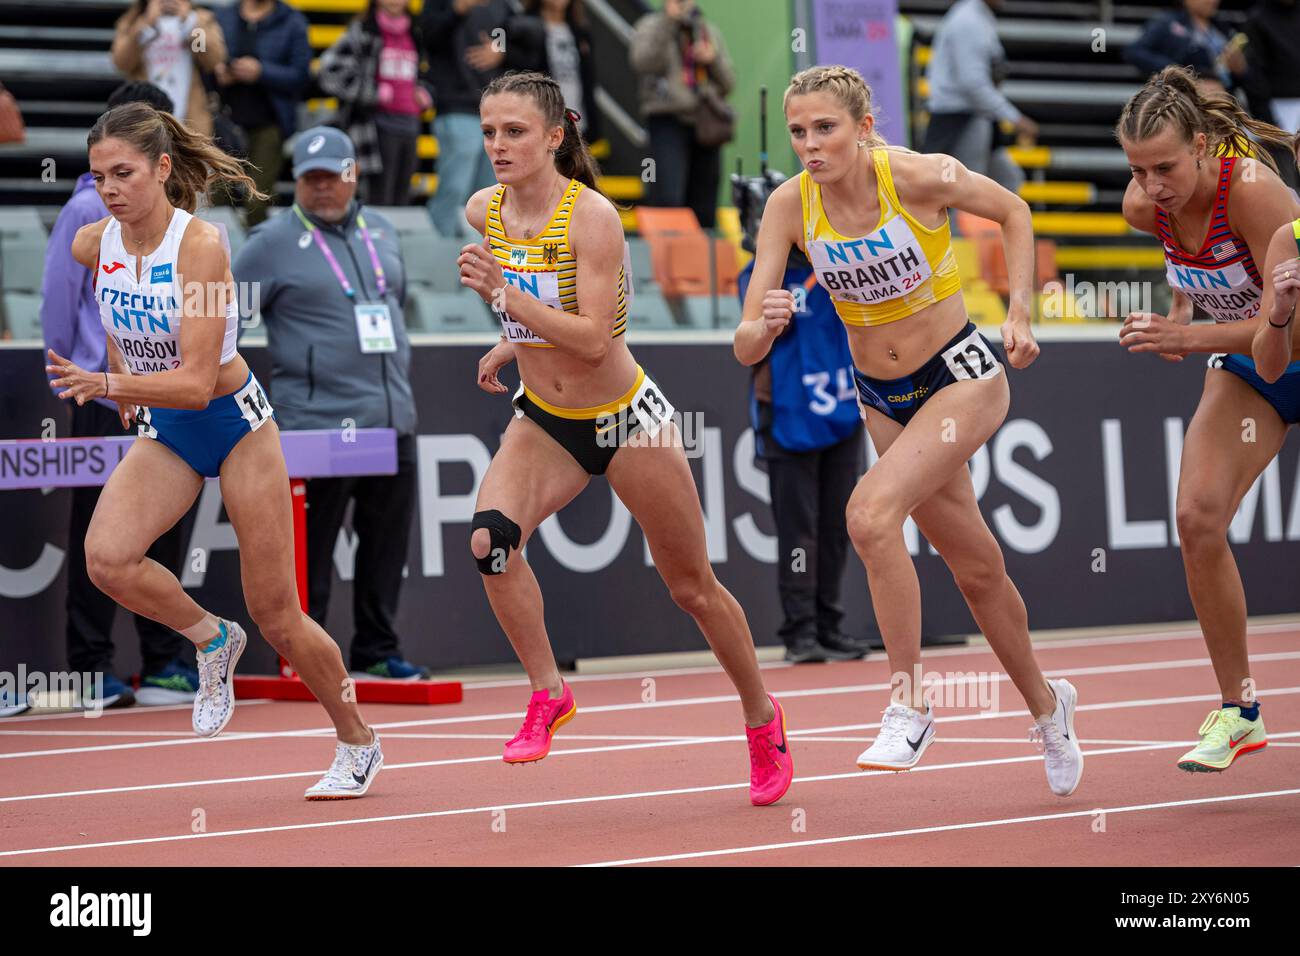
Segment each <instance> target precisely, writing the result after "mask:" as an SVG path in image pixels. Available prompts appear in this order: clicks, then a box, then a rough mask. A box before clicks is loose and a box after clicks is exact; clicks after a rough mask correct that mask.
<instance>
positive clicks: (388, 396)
mask: <svg viewBox="0 0 1300 956" xmlns="http://www.w3.org/2000/svg"><path fill="white" fill-rule="evenodd" d="M358 208H359V206H358V204H357V203H355V202H354V203H353V205H352V209H351V210H350V211H349V213H348V215H347V216H346V217H345V218H344V220H343V222H342V223H340V224H339V225H336V226H331V225H328V224H326V223H324V222H322V221H321V220H319V219H316V218H315V217H313V216H310V215H309V216H308V218H309V219H311V221H312V222H314V223H315V224H316V225H317V227H319V228H320V230H321V234H322V236H323V237H324V239H325V242H326V243H328V244H329V248H330V250H331V251H332V252H333V253H334V256H335V258H336V259H337V260H338V263H339V267H340V268H341V269H342V270H343V274H344V275H345V276H347V279H348V282H349V283H351V285H352V287H353V288H354V289H355V290H356V296H357V301H358V302H375V301H377V299H378V286H377V285H376V283H375V273H374V270H373V269H372V268H371V265H370V255H369V253H368V252H367V251H366V245H365V242H364V241H362V239H361V233H360V227H359V226H358V225H357V221H356V217H357V211H358ZM360 211H361V213H362V215H363V216H364V217H365V220H366V227H367V229H368V230H369V231H370V236H371V241H372V242H373V243H374V244H375V252H376V253H378V255H379V261H380V264H381V265H382V266H383V268H384V277H385V279H386V281H387V283H388V291H387V294H386V295H385V297H384V301H385V302H387V303H388V310H389V313H390V314H391V315H392V318H393V329H394V331H395V333H396V336H397V351H396V352H387V353H369V354H366V353H363V352H362V351H361V346H360V343H359V342H358V338H357V324H356V319H355V313H354V311H353V306H352V300H350V299H349V298H348V297H347V295H345V294H344V292H343V289H342V287H341V286H340V285H339V282H338V279H337V278H335V276H334V272H333V270H331V269H330V267H329V264H328V263H327V262H326V261H325V256H324V255H323V254H322V253H321V251H320V249H319V248H318V247H317V245H316V243H315V242H314V241H311V240H303V237H304V236H305V235H307V232H306V230H305V229H304V228H303V225H302V223H301V222H300V221H299V219H298V217H297V216H296V215H294V213H293V211H292V210H285V211H284V212H282V213H280V214H279V215H276V216H273V217H271V218H270V219H268V220H267V221H266V222H263V223H262V224H260V225H259V226H257V227H256V228H255V229H254V230H253V231H252V233H250V234H249V238H248V241H247V242H246V243H244V246H243V248H242V249H240V250H239V255H237V256H236V257H235V261H234V263H233V264H232V266H231V271H232V272H233V273H234V276H235V281H236V282H240V283H245V282H258V283H260V291H259V296H260V305H261V312H262V321H264V322H265V323H266V333H267V342H268V345H269V348H270V353H271V362H272V365H271V403H272V404H273V405H274V406H275V414H276V418H277V419H278V421H279V423H280V426H281V427H282V428H285V429H306V428H342V427H344V423H345V419H352V420H353V421H354V422H355V423H356V427H358V428H393V429H395V430H396V431H397V433H398V434H399V435H409V434H412V433H413V432H414V431H415V400H414V398H413V397H412V394H411V340H410V338H409V337H408V336H407V334H406V323H405V321H404V320H403V317H402V303H403V301H404V300H405V298H406V267H405V264H404V263H403V261H402V256H401V251H400V249H399V246H398V241H397V232H396V230H395V229H394V228H393V224H392V223H391V222H389V221H388V220H387V219H386V218H385V217H384V216H382V215H381V214H380V213H378V212H376V211H375V210H373V209H364V208H361V209H360Z"/></svg>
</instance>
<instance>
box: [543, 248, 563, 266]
mask: <svg viewBox="0 0 1300 956" xmlns="http://www.w3.org/2000/svg"><path fill="white" fill-rule="evenodd" d="M559 259H560V244H559V243H558V242H548V243H545V244H543V246H542V261H543V262H545V263H546V264H547V265H548V266H553V265H555V263H556V262H558V261H559Z"/></svg>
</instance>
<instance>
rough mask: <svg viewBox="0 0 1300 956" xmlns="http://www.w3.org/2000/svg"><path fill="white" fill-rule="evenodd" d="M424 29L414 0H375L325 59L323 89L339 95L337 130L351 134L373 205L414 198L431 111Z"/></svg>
mask: <svg viewBox="0 0 1300 956" xmlns="http://www.w3.org/2000/svg"><path fill="white" fill-rule="evenodd" d="M421 41H422V38H421V36H420V28H419V25H418V24H413V23H412V20H411V14H410V10H409V0H370V3H369V5H368V6H367V8H366V11H365V13H363V14H361V15H359V16H358V17H356V18H355V19H354V20H353V21H352V22H351V23H350V24H349V25H348V29H347V32H346V33H344V34H343V36H341V37H339V39H338V41H337V42H335V44H334V45H333V46H331V47H330V48H329V49H328V50H326V51H325V52H324V53H323V54H322V55H321V59H320V76H319V79H320V87H321V89H322V90H323V91H324V92H325V93H327V94H329V95H330V96H334V97H337V98H338V101H339V115H338V117H337V121H336V122H335V123H333V124H332V125H334V126H338V127H340V128H342V129H346V130H347V132H348V136H349V137H350V138H351V140H352V143H353V145H354V146H355V147H356V151H357V163H358V165H359V166H360V167H361V168H362V169H364V170H365V171H366V174H365V179H364V181H363V182H362V184H361V185H362V193H361V195H362V198H363V199H364V200H365V201H366V202H368V203H370V204H371V205H374V206H405V205H406V204H407V203H408V202H409V201H410V197H411V175H412V174H413V173H414V172H415V164H416V145H417V143H418V141H419V138H420V133H421V132H422V131H423V130H424V122H423V120H422V119H421V115H422V114H423V113H424V111H425V110H427V109H429V108H430V107H432V106H433V95H432V93H431V86H430V85H428V81H427V79H424V78H422V77H421V76H420V50H421V49H422V48H423V44H422V42H421Z"/></svg>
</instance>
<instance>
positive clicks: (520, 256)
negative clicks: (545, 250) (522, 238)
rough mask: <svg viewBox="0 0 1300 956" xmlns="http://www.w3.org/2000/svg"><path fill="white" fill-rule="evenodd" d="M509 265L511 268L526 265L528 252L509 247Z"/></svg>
mask: <svg viewBox="0 0 1300 956" xmlns="http://www.w3.org/2000/svg"><path fill="white" fill-rule="evenodd" d="M510 264H511V265H512V266H523V265H527V264H528V250H527V249H521V248H520V247H519V246H511V247H510Z"/></svg>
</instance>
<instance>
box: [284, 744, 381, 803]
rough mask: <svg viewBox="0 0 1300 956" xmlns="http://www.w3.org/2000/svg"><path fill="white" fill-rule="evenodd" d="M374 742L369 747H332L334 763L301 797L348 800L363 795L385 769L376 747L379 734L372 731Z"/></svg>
mask: <svg viewBox="0 0 1300 956" xmlns="http://www.w3.org/2000/svg"><path fill="white" fill-rule="evenodd" d="M371 733H372V734H374V738H375V739H374V740H373V741H372V742H371V743H369V744H362V745H357V744H345V743H343V742H342V741H340V742H339V743H338V745H337V746H336V747H335V748H334V763H332V764H331V765H330V768H329V770H328V771H326V773H325V776H323V777H321V778H320V780H319V781H318V782H317V783H316V785H315V786H313V787H309V788H308V789H307V792H306V793H305V794H303V796H305V797H306V798H307V799H308V800H349V799H352V798H354V797H361V796H365V793H366V791H367V790H369V789H370V785H371V784H372V783H374V780H375V777H377V776H379V771H380V769H381V768H382V767H383V766H384V752H383V750H382V749H380V746H379V734H376V733H375V732H374V731H373V730H372V731H371Z"/></svg>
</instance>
